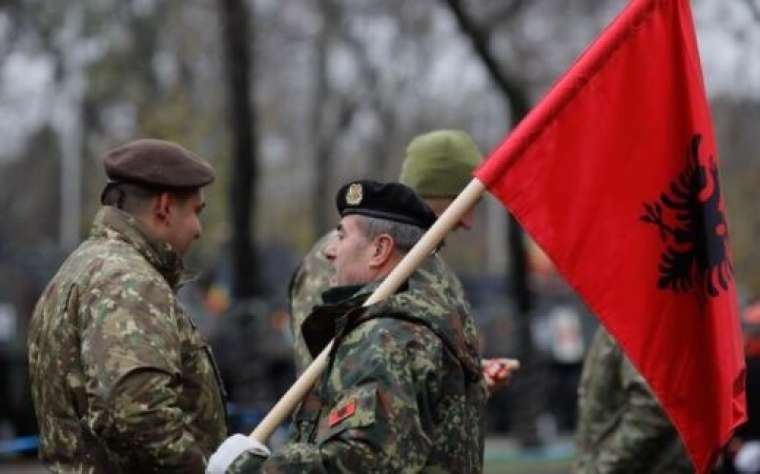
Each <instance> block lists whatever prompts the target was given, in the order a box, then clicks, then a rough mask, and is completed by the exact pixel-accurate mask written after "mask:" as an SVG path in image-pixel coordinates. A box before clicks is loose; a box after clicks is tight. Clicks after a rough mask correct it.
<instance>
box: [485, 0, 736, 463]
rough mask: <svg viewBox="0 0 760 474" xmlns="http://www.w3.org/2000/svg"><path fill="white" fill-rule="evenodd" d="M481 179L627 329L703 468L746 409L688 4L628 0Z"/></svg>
mask: <svg viewBox="0 0 760 474" xmlns="http://www.w3.org/2000/svg"><path fill="white" fill-rule="evenodd" d="M713 173H715V174H713ZM475 174H476V176H477V178H479V179H480V180H481V181H482V182H483V183H484V184H485V185H486V186H487V187H488V189H489V191H491V193H493V194H494V195H495V196H496V197H497V198H498V199H499V200H501V201H502V202H503V203H504V205H505V206H506V207H507V208H508V209H509V210H510V211H511V212H512V213H513V214H514V215H515V217H516V218H517V219H518V220H519V221H520V222H521V224H522V225H523V226H524V228H525V229H526V231H527V232H528V233H530V235H531V236H532V237H533V238H534V239H535V240H536V242H537V243H538V244H539V245H540V246H541V247H542V248H543V249H544V250H545V251H546V253H547V254H548V255H549V256H550V257H551V258H552V260H553V261H554V263H555V265H556V266H557V268H558V270H559V271H560V272H561V273H562V274H563V275H564V276H565V278H566V279H567V280H568V281H569V282H570V284H571V285H572V286H573V287H574V288H575V289H576V290H577V292H578V293H579V294H580V295H581V296H582V297H583V298H584V300H585V301H586V303H587V304H588V306H589V307H590V308H591V310H592V311H593V312H594V313H595V314H596V315H597V316H598V317H599V318H600V319H601V321H602V323H603V324H604V325H605V326H606V327H607V329H608V330H609V331H610V333H612V334H613V335H614V336H615V338H616V339H617V341H618V342H619V343H620V345H621V346H622V348H623V350H624V351H625V353H626V354H627V355H628V356H629V358H630V359H631V360H632V361H633V363H634V364H635V365H636V366H637V367H638V369H639V370H640V372H641V373H642V374H643V375H644V377H645V378H646V379H647V381H648V382H649V384H650V386H651V387H652V388H653V390H654V392H655V394H656V395H657V398H658V399H659V400H660V402H661V404H662V406H663V407H664V409H665V410H666V412H667V414H668V416H669V417H670V419H671V420H672V421H673V422H674V424H675V426H676V427H677V429H678V431H679V432H680V434H681V436H682V439H683V440H684V442H685V444H686V446H687V449H688V452H689V454H690V456H691V458H692V461H693V462H694V464H695V466H696V467H697V469H698V471H699V472H706V471H707V470H708V468H709V466H710V464H711V463H712V462H713V460H714V458H715V456H716V454H717V452H718V450H719V448H720V447H721V446H722V445H724V444H725V443H726V442H727V440H728V439H729V437H730V436H731V433H732V431H733V430H734V429H735V428H736V427H737V426H738V425H739V424H741V423H742V422H743V421H744V420H745V418H746V415H745V412H746V409H745V393H744V358H743V354H742V341H741V333H740V329H739V322H738V314H737V299H736V291H735V288H734V282H733V279H732V276H731V273H732V269H731V264H730V254H729V250H728V241H727V230H726V229H727V227H726V224H725V212H724V210H725V209H724V206H723V201H722V198H720V194H719V187H718V185H717V151H716V148H715V140H714V136H713V129H712V124H711V119H710V113H709V108H708V105H707V100H706V98H705V92H704V85H703V82H702V75H701V66H700V61H699V53H698V51H697V46H696V38H695V34H694V29H693V22H692V18H691V12H690V9H689V1H688V0H633V1H631V2H630V4H629V5H628V6H627V7H626V9H625V10H624V11H623V12H622V13H621V14H620V16H619V17H618V18H617V19H616V20H615V21H614V22H613V23H612V24H611V25H610V26H609V27H608V28H607V30H605V31H604V32H603V33H602V35H601V36H600V37H599V38H598V39H597V41H596V42H595V43H594V44H593V45H592V46H591V47H590V48H589V49H588V50H587V51H586V52H585V53H584V54H583V55H582V56H581V57H580V58H579V59H578V61H577V63H576V64H575V65H574V66H573V67H572V68H571V69H570V70H569V71H568V72H567V73H566V74H565V76H564V77H562V78H561V79H560V81H559V82H558V83H557V84H556V85H555V87H554V88H553V89H552V90H551V91H550V92H549V94H548V96H547V97H546V98H545V99H544V100H543V101H542V102H541V103H540V104H539V105H538V106H537V107H536V108H535V109H534V110H533V111H532V112H531V113H530V114H529V115H528V116H527V117H526V118H525V120H524V121H523V122H522V123H521V124H520V125H519V126H518V127H517V128H516V129H515V131H514V132H513V133H511V134H510V135H509V136H508V137H507V138H506V140H505V141H504V142H503V143H502V144H501V145H500V146H499V147H498V148H497V149H496V151H495V152H494V153H493V154H492V156H491V157H490V158H489V159H488V160H487V161H486V162H485V163H484V164H483V165H482V166H481V167H480V168H479V169H478V170H477V171H476V173H475Z"/></svg>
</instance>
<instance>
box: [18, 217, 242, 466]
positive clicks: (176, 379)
mask: <svg viewBox="0 0 760 474" xmlns="http://www.w3.org/2000/svg"><path fill="white" fill-rule="evenodd" d="M181 275H182V264H181V260H180V258H179V257H178V256H177V255H176V254H175V253H174V252H173V251H171V249H170V247H169V246H168V245H167V244H159V243H155V242H154V243H151V242H150V241H149V240H148V239H146V237H145V236H144V234H143V233H142V232H141V231H140V230H139V226H138V223H137V222H136V221H135V220H134V218H132V217H131V216H129V215H128V214H125V213H123V212H121V211H119V210H118V209H116V208H113V207H104V208H102V209H101V210H100V211H99V212H98V214H97V216H96V218H95V222H94V224H93V227H92V231H91V235H90V238H89V239H88V240H87V241H85V242H84V243H83V244H82V245H81V246H80V247H79V248H78V249H77V250H76V251H75V252H74V253H73V254H72V255H71V256H69V258H68V259H67V260H66V261H65V262H64V263H63V265H62V266H61V268H60V270H59V271H58V273H57V274H56V276H55V277H54V278H53V280H52V281H51V282H50V284H49V285H48V287H47V288H46V289H45V292H44V293H43V295H42V297H41V298H40V300H39V302H38V303H37V307H36V309H35V311H34V315H33V318H32V321H31V325H30V330H29V341H28V342H29V366H30V374H31V384H32V396H33V399H34V405H35V410H36V412H37V418H38V421H39V427H40V444H41V446H40V457H41V458H42V460H43V461H44V462H45V464H46V465H47V467H48V468H49V469H51V470H52V471H53V472H58V473H109V474H115V473H138V472H139V473H150V472H165V473H202V472H203V471H204V469H205V464H206V461H207V459H208V457H209V456H210V454H211V453H213V451H214V450H215V449H216V447H217V446H218V445H219V443H221V441H222V440H223V439H224V437H225V435H226V432H227V427H226V420H225V411H224V394H223V391H222V385H221V380H220V379H219V377H218V375H217V370H216V366H215V362H214V358H213V356H212V354H211V351H210V349H209V347H208V345H207V344H206V343H205V341H204V340H203V339H202V338H201V336H200V334H199V333H198V331H197V330H196V328H195V326H194V324H193V322H192V320H191V319H190V318H189V317H188V316H187V315H186V314H185V313H184V312H183V310H182V309H181V307H180V306H179V304H178V302H177V297H176V294H175V290H176V289H177V288H178V285H179V284H180V278H181Z"/></svg>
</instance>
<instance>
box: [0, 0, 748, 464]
mask: <svg viewBox="0 0 760 474" xmlns="http://www.w3.org/2000/svg"><path fill="white" fill-rule="evenodd" d="M624 4H625V2H623V1H620V0H530V1H527V0H509V1H504V0H503V1H491V0H415V1H414V2H411V1H404V0H383V1H376V0H288V1H279V0H183V1H181V2H180V1H160V0H131V1H129V2H124V1H118V0H75V1H67V2H51V1H44V0H0V136H2V137H3V138H2V140H0V448H1V449H0V470H2V469H3V466H4V464H3V463H4V462H11V461H13V460H17V459H18V458H19V456H23V455H30V454H33V453H34V448H35V441H34V435H35V433H36V423H35V419H34V413H33V410H32V407H31V400H30V396H29V386H28V381H27V372H26V344H25V338H26V327H27V324H28V320H29V317H30V316H31V313H32V309H33V306H34V303H35V301H36V299H37V297H38V296H39V294H40V293H41V291H42V289H43V288H44V285H45V284H46V283H47V281H48V280H49V279H50V277H51V276H52V275H53V273H54V271H55V270H56V269H57V267H58V265H59V264H60V263H61V261H62V259H63V257H64V256H65V255H66V254H67V253H68V252H70V251H71V250H72V249H73V248H74V247H75V246H76V245H77V244H78V243H79V242H80V240H81V239H82V238H83V237H84V236H86V234H87V230H88V228H89V225H90V222H91V219H92V217H93V215H94V213H95V212H96V210H97V208H98V206H99V204H98V203H99V194H100V192H101V190H102V187H103V185H104V182H105V177H104V174H103V171H102V166H101V164H100V160H101V158H102V155H103V153H104V152H105V151H106V150H108V149H110V148H112V147H113V146H115V145H117V144H120V143H123V142H126V141H129V140H131V139H134V138H140V137H155V138H163V139H167V140H172V141H175V142H177V143H180V144H182V145H184V146H186V147H187V148H189V149H191V150H194V151H196V152H198V153H199V154H200V155H202V156H203V157H204V158H206V159H207V160H209V161H210V162H212V163H213V165H214V167H215V168H216V169H217V171H218V176H219V177H218V179H217V181H216V182H215V183H214V185H212V186H211V187H210V188H209V189H208V190H207V200H208V202H209V207H208V209H207V211H206V212H205V213H204V216H203V223H204V235H203V237H202V239H201V241H200V242H199V243H198V244H197V245H196V247H195V250H194V251H193V252H192V254H191V255H190V257H189V260H188V262H187V266H188V267H190V268H191V269H193V270H195V271H196V272H197V274H198V277H197V279H196V280H195V281H194V282H193V283H191V284H189V285H188V286H186V287H185V288H183V290H182V292H181V297H182V299H183V301H184V303H185V305H186V306H187V308H188V312H189V313H190V314H191V315H192V316H193V317H194V318H195V319H196V321H197V323H198V325H199V327H200V328H201V330H202V332H203V333H204V334H205V335H206V336H207V338H208V339H209V340H210V341H211V344H212V346H213V348H214V351H215V353H216V355H217V357H218V360H219V364H220V366H221V371H222V375H223V378H224V380H225V383H226V384H227V388H228V391H229V393H230V396H231V410H230V414H231V417H232V420H233V426H234V427H235V429H236V430H238V431H240V430H242V431H245V430H249V429H251V428H252V427H254V426H255V424H256V422H257V421H258V420H259V419H260V417H261V416H262V415H263V414H264V413H266V411H267V410H268V408H269V407H270V406H271V405H272V404H273V402H274V401H276V400H277V398H278V397H279V395H280V394H281V393H282V392H283V391H284V390H285V389H286V388H287V387H288V386H289V385H290V384H291V382H292V381H293V378H294V373H295V372H294V368H293V362H292V353H291V333H290V328H289V327H288V315H287V311H288V304H287V289H288V283H289V278H290V275H291V273H292V272H293V270H294V269H295V268H296V266H297V264H298V262H299V260H300V258H301V256H302V255H303V254H304V253H305V252H306V251H307V250H308V249H309V247H310V246H311V244H312V243H313V242H314V240H315V239H316V238H318V237H319V236H321V235H323V233H324V232H325V231H326V230H327V229H329V228H331V227H332V226H334V225H335V223H336V220H337V219H336V214H335V211H334V200H333V196H334V193H335V191H336V190H337V188H338V187H339V186H340V185H341V184H342V183H344V182H345V181H347V180H349V179H352V178H358V177H371V178H374V179H382V180H394V179H396V178H397V176H398V170H399V169H400V162H401V160H402V158H403V155H404V153H403V150H404V147H405V145H406V144H407V143H408V141H409V139H410V138H411V137H413V136H414V135H416V134H418V133H421V132H424V131H427V130H432V129H439V128H458V129H463V130H466V131H467V132H469V133H470V134H471V135H472V136H473V137H474V138H475V140H476V141H477V142H478V145H479V146H480V148H481V149H482V150H483V151H484V152H487V151H488V150H490V149H492V148H494V147H495V146H496V145H497V144H498V143H499V142H500V141H501V140H502V139H503V137H504V136H505V134H506V133H507V132H508V131H509V130H510V129H511V128H512V126H513V125H514V124H515V123H516V122H517V121H519V119H520V118H522V117H523V116H524V115H525V114H526V113H527V111H528V110H530V108H531V107H532V106H533V105H534V104H535V103H536V102H537V101H538V100H540V98H541V96H542V95H543V93H545V92H546V90H547V89H548V87H549V86H550V85H551V84H552V82H553V81H554V80H555V79H556V78H557V76H558V75H559V74H561V73H562V71H564V70H565V69H566V68H567V67H568V66H569V65H570V64H571V63H572V61H573V59H574V58H575V57H576V56H577V55H578V54H579V53H580V52H581V51H582V50H583V49H584V47H585V46H586V45H587V44H588V43H589V42H590V41H591V40H592V39H593V38H594V37H595V36H596V35H597V34H598V33H599V31H600V30H601V29H602V28H603V27H604V25H606V24H607V23H608V22H609V21H610V20H611V19H612V18H613V17H614V16H615V14H617V13H618V12H619V11H620V9H621V8H622V7H623V5H624ZM692 8H693V11H694V15H695V21H696V25H697V34H698V40H699V44H700V49H701V55H702V61H703V64H702V65H703V71H704V76H705V82H706V87H707V91H708V95H709V98H710V101H711V105H712V113H713V121H714V125H715V130H716V136H717V140H718V146H719V150H720V153H721V156H720V160H721V172H722V181H723V189H724V193H725V198H726V202H727V206H728V215H729V223H730V232H731V241H732V246H733V259H734V270H735V274H736V281H737V287H738V288H739V293H740V304H741V307H742V314H743V317H744V323H745V325H746V326H747V331H745V337H746V353H747V356H748V357H754V358H760V342H759V341H760V330H758V328H759V327H760V317H759V316H758V315H759V314H760V303H758V301H760V300H759V299H758V298H760V246H758V245H756V242H757V240H756V239H757V236H758V235H760V187H759V186H758V183H760V148H758V146H757V142H756V140H757V139H758V132H760V125H759V124H760V55H758V51H760V2H758V1H757V0H730V1H725V0H693V1H692ZM443 254H444V257H445V259H446V260H447V261H448V262H449V263H450V264H451V265H452V266H453V267H454V268H455V269H456V270H457V272H458V273H459V275H461V276H462V280H463V282H464V283H465V286H466V292H467V295H468V297H469V298H470V300H471V302H472V305H473V307H474V314H475V317H476V320H477V322H478V324H479V326H480V330H481V336H482V349H483V353H484V355H486V356H509V357H518V358H520V359H521V360H522V361H523V369H522V371H521V372H520V373H519V375H518V376H517V377H516V379H515V381H514V383H513V384H512V385H511V386H510V387H509V389H508V390H506V391H504V392H503V393H501V394H499V395H497V396H496V397H495V399H493V400H492V401H491V402H490V405H489V417H488V423H489V430H490V433H492V434H493V436H494V437H495V438H494V439H504V440H507V441H504V442H505V443H507V444H506V445H505V446H508V447H510V449H501V448H499V449H492V450H491V451H490V452H487V460H490V461H489V462H491V463H492V465H496V464H497V463H498V462H500V456H501V457H505V456H507V457H508V456H511V454H510V453H513V451H512V450H511V447H512V446H513V444H514V446H519V447H521V448H527V451H519V450H518V451H514V452H522V453H524V452H528V453H543V455H544V457H548V458H551V459H556V460H558V461H557V462H558V463H559V465H560V466H563V465H565V464H563V463H566V461H567V459H569V458H570V457H571V456H572V443H571V442H570V441H569V439H570V436H571V435H572V432H573V429H574V423H575V405H576V388H577V382H578V377H579V375H580V369H581V366H582V362H583V357H584V354H585V350H586V349H587V347H588V343H589V341H590V338H591V335H592V334H593V332H594V328H595V327H596V324H597V323H596V320H595V319H594V318H593V317H592V315H590V314H589V313H588V311H587V309H586V308H585V307H584V306H583V304H582V303H581V302H580V301H579V300H578V299H577V298H576V297H575V296H574V294H573V292H572V291H571V290H570V289H569V288H568V287H567V286H566V285H565V284H564V283H563V281H562V280H561V278H560V277H559V276H558V275H557V274H556V273H555V271H554V268H553V267H552V264H551V262H550V261H549V260H548V259H547V258H546V257H545V256H544V255H543V254H542V253H541V251H540V250H539V249H538V248H537V247H536V246H535V245H534V244H533V243H532V242H531V241H530V240H529V239H528V238H527V237H526V236H524V235H523V234H522V232H521V231H520V229H519V227H518V226H517V225H516V224H515V223H514V222H513V221H512V220H511V219H510V218H509V217H508V215H507V213H506V212H505V211H504V210H503V208H502V207H501V206H500V205H499V204H497V203H496V202H495V201H494V200H492V199H491V198H486V199H484V200H483V202H482V203H481V204H480V205H479V207H478V208H477V217H476V221H475V225H474V229H473V231H471V232H459V233H456V234H454V235H452V236H450V237H449V238H448V239H447V244H446V246H445V248H444V250H443ZM755 365H756V364H755ZM752 367H754V366H752V365H751V366H750V370H751V371H752V370H753V369H752ZM754 370H757V369H754ZM496 437H498V438H496ZM494 446H502V445H499V444H498V443H497V444H496V445H494ZM489 456H490V457H489ZM515 456H516V457H519V456H518V455H515ZM520 459H521V461H520V462H524V463H527V464H530V462H531V459H532V458H531V457H530V455H526V456H524V457H522V458H520ZM516 462H517V461H516ZM550 464H551V463H550ZM552 465H553V464H552ZM507 469H508V468H507ZM516 469H517V470H514V471H509V470H507V471H504V472H526V471H525V469H526V468H525V467H524V466H523V467H522V468H519V467H518V468H516ZM548 469H550V470H548V471H546V472H554V471H551V469H552V467H551V466H550V467H549V468H548ZM557 469H562V468H561V467H560V468H557ZM494 472H496V471H494ZM499 472H501V471H499ZM557 472H563V471H561V470H559V471H557Z"/></svg>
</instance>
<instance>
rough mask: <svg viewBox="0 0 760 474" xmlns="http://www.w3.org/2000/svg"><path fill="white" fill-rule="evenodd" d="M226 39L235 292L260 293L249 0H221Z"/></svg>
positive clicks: (244, 294) (239, 294) (237, 295)
mask: <svg viewBox="0 0 760 474" xmlns="http://www.w3.org/2000/svg"><path fill="white" fill-rule="evenodd" d="M219 11H220V17H221V26H222V44H223V45H224V57H225V70H226V80H227V97H228V113H229V126H230V130H232V166H231V167H230V173H231V176H230V210H231V213H232V248H231V259H232V296H233V298H235V299H242V298H250V297H252V296H256V295H257V294H258V293H259V290H260V288H261V285H259V281H258V278H259V275H258V271H257V270H258V265H257V261H256V260H257V259H256V253H255V250H254V247H253V241H252V235H254V229H255V209H256V196H255V194H254V189H255V187H254V184H255V182H256V175H257V166H256V136H255V126H256V117H255V112H254V107H253V104H252V101H251V91H250V83H251V81H250V78H251V77H252V70H253V57H252V55H251V54H250V48H249V44H250V43H251V42H252V39H251V38H252V37H253V35H252V34H251V31H250V30H249V13H248V9H247V7H246V3H245V0H219Z"/></svg>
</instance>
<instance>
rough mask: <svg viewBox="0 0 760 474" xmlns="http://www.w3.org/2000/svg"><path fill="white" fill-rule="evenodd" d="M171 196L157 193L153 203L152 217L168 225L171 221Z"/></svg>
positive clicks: (165, 193)
mask: <svg viewBox="0 0 760 474" xmlns="http://www.w3.org/2000/svg"><path fill="white" fill-rule="evenodd" d="M171 207H172V196H171V194H169V193H167V192H162V193H159V194H158V195H157V196H156V199H155V200H154V201H153V215H154V216H156V218H157V219H158V220H159V221H160V222H165V223H168V222H169V221H170V219H171V212H172V209H171Z"/></svg>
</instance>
